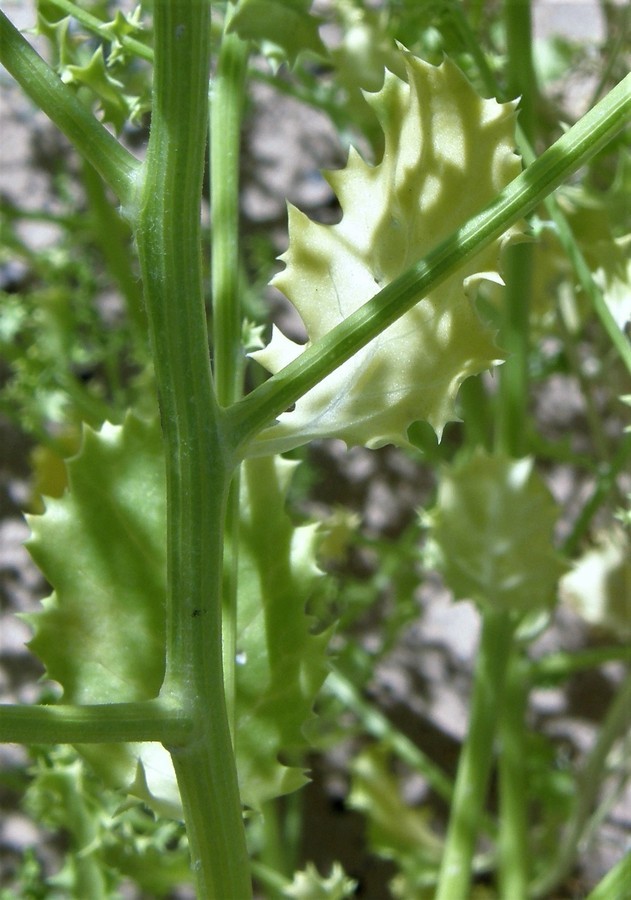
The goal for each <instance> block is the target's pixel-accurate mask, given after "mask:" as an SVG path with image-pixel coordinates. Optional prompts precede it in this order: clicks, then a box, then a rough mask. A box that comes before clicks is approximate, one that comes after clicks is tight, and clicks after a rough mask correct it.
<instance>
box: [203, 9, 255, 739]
mask: <svg viewBox="0 0 631 900" xmlns="http://www.w3.org/2000/svg"><path fill="white" fill-rule="evenodd" d="M229 21H230V16H229V15H226V21H225V24H224V34H223V38H222V41H221V48H220V50H219V59H218V60H217V71H216V74H215V77H214V83H213V89H212V94H211V103H210V120H211V128H210V185H211V187H210V203H211V207H210V219H211V224H212V257H211V273H212V311H213V350H214V360H213V372H214V378H215V385H216V391H217V400H218V402H219V404H220V405H221V406H229V405H230V404H231V403H234V402H235V401H236V400H239V399H240V398H241V397H242V396H243V370H244V352H243V345H242V340H241V318H242V316H241V303H240V289H239V288H240V286H239V281H240V271H241V265H240V253H239V160H240V143H241V121H242V112H243V103H244V96H245V84H246V76H247V66H248V45H247V43H246V42H244V41H242V40H241V39H240V38H239V37H238V36H237V35H236V34H229V33H228V31H227V27H228V23H229ZM239 481H240V477H239V473H238V472H235V475H234V478H233V481H232V485H231V488H230V494H229V497H228V506H227V510H226V519H225V532H224V564H223V589H222V630H223V667H224V688H225V696H226V704H227V707H228V720H229V723H230V729H231V732H232V740H233V744H234V741H235V724H234V723H235V703H236V699H235V697H236V684H235V679H236V673H235V660H236V651H237V638H236V635H237V588H238V561H239V554H238V551H239V538H238V530H239Z"/></svg>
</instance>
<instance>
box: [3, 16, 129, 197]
mask: <svg viewBox="0 0 631 900" xmlns="http://www.w3.org/2000/svg"><path fill="white" fill-rule="evenodd" d="M0 63H2V65H3V66H5V67H6V69H7V70H8V71H9V72H10V73H11V75H12V76H13V77H14V78H15V80H16V81H17V82H18V84H19V85H20V86H21V87H22V89H23V90H24V92H25V93H26V94H28V96H29V97H30V98H31V100H33V102H34V103H36V104H37V106H38V107H39V108H40V109H41V110H43V112H45V113H46V115H47V116H48V118H49V119H50V120H51V121H52V122H54V124H55V125H56V126H57V128H59V130H60V131H61V132H63V134H65V135H66V137H67V138H68V140H69V141H71V142H72V144H73V145H74V147H75V148H76V150H77V151H78V152H79V153H80V154H81V155H82V156H83V157H84V158H85V159H87V161H88V162H89V163H91V164H92V165H93V166H94V168H95V169H96V170H97V172H98V173H99V174H100V175H101V177H102V178H103V180H104V181H105V182H106V184H108V185H109V186H110V187H111V188H112V190H113V191H114V193H115V194H116V196H117V197H118V199H119V200H120V201H121V203H122V204H123V206H124V207H130V213H133V200H134V192H135V187H136V178H137V175H138V173H139V170H140V163H139V162H138V160H137V159H136V158H135V157H134V156H132V154H131V153H129V151H128V150H126V149H125V148H124V147H123V146H122V145H121V144H119V142H118V141H117V140H116V138H115V137H113V135H111V134H110V133H109V131H108V130H107V129H106V128H105V127H104V126H103V125H102V124H101V123H100V122H99V121H98V120H97V119H95V117H94V115H93V114H92V112H91V111H90V110H89V109H87V108H86V106H85V104H84V103H82V102H81V100H80V99H79V98H78V97H77V95H76V93H75V92H74V90H73V89H72V88H71V87H68V85H66V84H63V82H62V81H61V80H60V79H59V77H58V76H57V75H56V74H55V72H54V71H53V70H52V69H51V67H50V66H49V65H48V64H47V63H46V62H44V60H43V59H42V58H41V56H39V54H37V53H36V52H35V50H33V48H32V47H31V45H30V44H29V43H28V41H27V40H26V39H25V38H23V37H22V35H21V34H20V32H19V31H18V30H17V29H16V28H15V26H14V25H13V24H12V23H11V22H10V21H9V20H8V19H7V17H6V16H5V15H4V13H3V12H1V11H0Z"/></svg>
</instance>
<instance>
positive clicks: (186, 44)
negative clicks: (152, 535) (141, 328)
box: [136, 0, 251, 900]
mask: <svg viewBox="0 0 631 900" xmlns="http://www.w3.org/2000/svg"><path fill="white" fill-rule="evenodd" d="M154 33H155V74H154V90H153V114H152V123H151V136H150V140H149V146H148V150H147V160H146V164H145V165H146V171H145V180H144V184H143V189H142V194H141V197H140V204H139V213H138V220H137V223H136V225H137V228H136V234H137V242H138V250H139V255H140V260H141V267H142V272H143V279H144V283H145V291H146V305H147V315H148V319H149V325H150V334H151V342H152V351H153V358H154V367H155V374H156V383H157V387H158V396H159V400H160V410H161V419H162V429H163V436H164V445H165V453H166V474H167V522H168V524H167V660H166V675H165V682H164V685H163V690H162V696H163V697H164V698H166V699H167V701H168V702H169V703H170V704H172V705H174V706H179V705H181V706H183V708H184V709H185V710H186V712H187V713H188V714H189V715H190V716H191V717H192V719H193V735H192V737H191V740H190V741H189V742H188V743H187V744H186V746H184V747H169V749H170V750H171V753H172V757H173V762H174V766H175V771H176V775H177V779H178V785H179V788H180V793H181V797H182V803H183V807H184V814H185V820H186V826H187V832H188V837H189V842H190V846H191V855H192V860H193V870H194V872H195V876H196V880H197V888H198V893H199V896H200V898H204V900H212V898H216V900H225V898H228V897H234V898H239V900H241V898H243V900H246V898H247V897H249V896H251V884H250V877H249V865H248V856H247V850H246V845H245V834H244V828H243V823H242V817H241V803H240V799H239V791H238V784H237V774H236V766H235V759H234V753H233V749H232V743H231V738H230V730H229V727H228V718H227V712H226V703H225V697H224V688H223V668H222V637H221V567H222V549H223V547H222V544H223V521H224V515H225V506H226V498H227V492H228V485H229V482H230V478H231V475H232V466H231V464H230V460H229V459H228V457H227V455H226V448H225V445H224V441H223V432H222V425H223V422H222V417H221V414H220V409H219V406H218V404H217V400H216V397H215V394H214V390H213V385H212V379H211V372H210V360H209V353H208V335H207V329H206V312H205V305H204V296H203V290H202V266H201V245H200V200H201V189H202V175H203V169H204V157H205V147H206V131H207V122H208V115H207V114H208V102H207V95H208V78H209V71H210V50H209V48H210V41H209V37H210V2H209V0H205V2H201V0H200V2H195V3H189V2H188V0H169V2H167V0H164V2H160V3H157V4H155V7H154Z"/></svg>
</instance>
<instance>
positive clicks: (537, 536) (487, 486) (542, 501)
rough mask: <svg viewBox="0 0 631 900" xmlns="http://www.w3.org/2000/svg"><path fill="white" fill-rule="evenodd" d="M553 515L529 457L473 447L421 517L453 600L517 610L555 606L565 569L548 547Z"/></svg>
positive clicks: (554, 508) (444, 476)
mask: <svg viewBox="0 0 631 900" xmlns="http://www.w3.org/2000/svg"><path fill="white" fill-rule="evenodd" d="M557 516H558V510H557V506H556V504H555V502H554V500H553V499H552V497H551V495H550V493H549V491H548V489H547V487H546V485H545V484H544V483H543V481H542V480H541V478H540V477H539V476H538V475H537V473H536V472H535V471H533V461H532V459H520V460H514V459H509V458H507V457H503V456H489V455H487V454H486V453H483V452H482V451H479V452H478V453H476V454H475V455H474V456H473V457H472V458H471V459H468V460H466V461H465V462H462V463H459V464H456V465H454V466H453V467H452V468H449V469H448V468H445V469H444V470H443V473H442V477H441V481H440V485H439V488H438V496H437V500H436V506H435V507H434V509H433V510H432V511H431V512H430V513H429V514H428V516H427V522H428V524H429V525H430V527H431V543H432V545H433V547H432V549H433V551H434V552H435V554H436V557H435V559H436V562H437V565H438V568H439V569H440V571H441V572H442V574H443V577H444V578H445V581H446V582H447V584H448V585H449V587H450V588H451V590H452V591H453V592H454V594H455V596H456V598H457V599H471V600H475V601H476V602H477V603H479V604H480V605H481V606H482V607H488V608H491V609H494V610H503V611H506V612H514V613H517V614H523V613H528V612H534V611H537V610H541V609H545V608H546V607H549V606H550V605H551V604H553V603H554V601H555V598H556V587H557V584H558V581H559V578H560V577H561V575H562V574H563V573H564V572H565V570H566V569H567V566H566V564H565V563H564V562H563V561H562V560H561V559H560V557H559V556H558V555H557V554H556V553H555V551H554V546H553V533H554V525H555V522H556V520H557Z"/></svg>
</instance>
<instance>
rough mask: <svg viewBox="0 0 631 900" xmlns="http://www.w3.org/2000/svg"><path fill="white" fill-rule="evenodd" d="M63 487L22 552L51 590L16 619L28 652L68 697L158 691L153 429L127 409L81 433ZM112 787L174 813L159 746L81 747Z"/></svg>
mask: <svg viewBox="0 0 631 900" xmlns="http://www.w3.org/2000/svg"><path fill="white" fill-rule="evenodd" d="M67 470H68V483H69V490H68V492H67V493H66V494H65V495H64V496H63V497H62V498H61V499H59V500H53V499H49V498H47V500H46V512H45V513H44V515H42V516H31V517H30V518H29V522H30V525H31V529H32V537H31V538H30V540H29V541H28V544H27V546H28V550H29V552H30V554H31V556H32V557H33V559H34V560H35V562H36V563H37V564H38V566H39V567H40V569H41V570H42V572H43V573H44V575H45V576H46V578H47V579H48V581H49V582H50V583H51V584H52V585H53V587H54V588H55V591H54V593H53V594H52V595H51V596H50V597H49V598H47V599H46V600H44V601H43V604H42V607H43V609H42V612H39V613H35V614H32V615H27V616H25V618H26V620H27V621H28V622H29V623H30V624H31V625H32V627H33V628H34V631H35V636H34V637H33V639H32V641H31V642H30V645H29V646H30V647H31V649H32V650H33V652H34V653H36V654H37V655H38V656H39V657H40V659H41V660H42V661H43V662H44V664H45V665H46V670H47V674H48V676H49V677H50V678H52V679H54V680H56V681H58V682H59V684H60V685H61V686H62V687H63V698H62V699H63V701H64V702H65V703H77V704H81V703H116V702H119V701H120V702H125V701H134V700H148V699H152V698H154V697H156V696H157V695H158V693H159V690H160V687H161V685H162V679H163V677H164V665H165V615H164V596H165V584H166V547H165V538H164V535H165V533H166V508H165V479H164V461H163V456H162V441H161V433H160V428H159V426H158V424H157V423H156V422H152V423H146V422H143V421H141V420H140V419H137V418H135V417H133V416H128V417H127V419H126V421H125V425H124V426H123V427H119V426H114V425H110V424H109V423H106V424H105V425H104V426H103V428H102V429H101V431H100V432H95V431H92V430H91V429H89V428H85V429H84V437H83V445H82V448H81V451H80V453H79V454H78V455H77V456H76V457H74V458H73V459H71V460H69V461H68V463H67ZM80 751H81V754H82V755H83V756H85V757H87V758H88V759H89V760H90V762H91V763H92V765H93V766H94V768H95V769H96V770H97V771H98V772H99V774H100V775H101V776H102V777H103V778H104V780H105V781H106V782H107V783H108V784H109V785H111V786H113V787H118V788H125V789H126V790H129V791H130V792H131V793H134V795H135V796H139V797H141V798H142V799H144V800H146V801H147V802H148V803H151V804H152V805H153V806H154V808H155V809H156V810H157V811H159V812H161V813H164V814H166V815H173V814H175V813H176V812H177V811H178V810H179V793H178V791H177V786H176V785H175V780H174V776H173V771H172V767H171V761H170V757H169V755H168V753H167V752H166V750H164V749H163V748H162V747H161V746H160V745H159V744H125V745H122V744H121V745H103V744H99V745H94V746H92V745H86V744H82V745H81V747H80Z"/></svg>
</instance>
